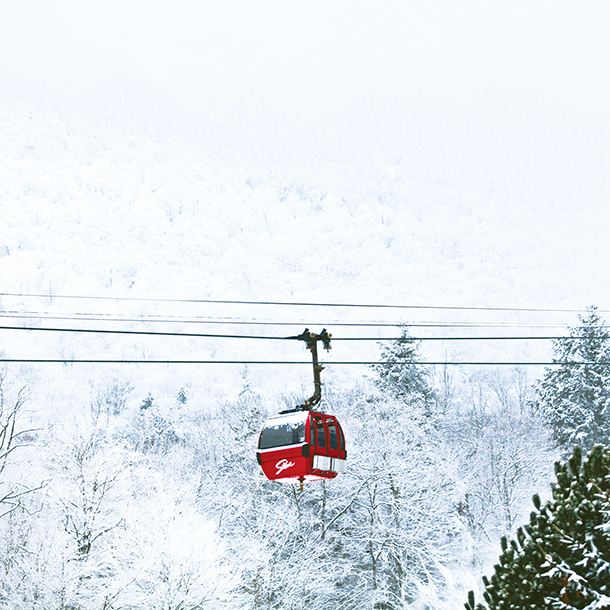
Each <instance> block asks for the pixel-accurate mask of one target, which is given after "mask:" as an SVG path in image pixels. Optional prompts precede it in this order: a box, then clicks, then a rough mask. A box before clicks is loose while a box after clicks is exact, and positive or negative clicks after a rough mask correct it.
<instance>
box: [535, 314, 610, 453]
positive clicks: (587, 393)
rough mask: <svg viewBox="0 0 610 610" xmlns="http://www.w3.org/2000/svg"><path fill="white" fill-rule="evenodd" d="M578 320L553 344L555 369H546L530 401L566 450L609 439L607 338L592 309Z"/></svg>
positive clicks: (609, 353)
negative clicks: (567, 332)
mask: <svg viewBox="0 0 610 610" xmlns="http://www.w3.org/2000/svg"><path fill="white" fill-rule="evenodd" d="M579 318H580V322H581V324H580V326H577V327H575V328H571V329H570V337H569V338H566V339H558V340H556V341H554V346H553V349H554V356H553V362H555V363H557V364H558V365H559V366H558V367H557V368H553V369H548V368H547V370H546V373H545V375H544V378H543V379H542V380H541V381H540V382H539V384H538V385H537V387H536V396H535V399H534V408H535V409H537V410H538V411H539V412H540V413H541V414H542V416H543V417H544V418H545V420H546V421H547V422H548V423H549V424H550V425H551V427H552V428H553V433H554V436H555V439H556V441H557V443H558V444H559V445H560V446H561V447H563V448H564V450H565V451H566V452H567V451H569V450H570V448H571V447H572V446H573V445H574V444H579V445H582V446H583V447H584V448H591V447H592V446H593V444H595V443H602V444H605V443H608V440H609V439H610V364H608V363H609V362H610V334H609V333H608V330H607V328H606V323H605V321H604V320H603V319H602V318H601V317H600V316H599V315H598V314H597V309H596V308H595V307H589V309H588V315H587V316H586V317H585V316H579ZM579 363H583V364H579Z"/></svg>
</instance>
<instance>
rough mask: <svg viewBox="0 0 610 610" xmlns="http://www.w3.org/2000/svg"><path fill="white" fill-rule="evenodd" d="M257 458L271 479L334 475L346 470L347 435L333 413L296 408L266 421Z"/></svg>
mask: <svg viewBox="0 0 610 610" xmlns="http://www.w3.org/2000/svg"><path fill="white" fill-rule="evenodd" d="M257 458H258V463H259V464H260V465H261V467H262V469H263V472H264V473H265V476H266V477H267V478H268V479H270V480H271V481H283V482H285V483H294V482H302V481H318V480H320V479H334V478H335V477H336V476H337V474H339V473H342V472H345V458H346V452H345V437H344V436H343V430H341V426H340V425H339V422H338V421H337V418H336V417H334V416H333V415H326V414H324V413H318V412H317V411H297V410H295V411H293V412H290V413H283V414H280V415H277V416H276V417H272V418H271V419H269V421H267V423H266V424H265V427H264V428H263V431H262V432H261V434H260V438H259V441H258V452H257Z"/></svg>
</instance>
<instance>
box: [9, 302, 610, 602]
mask: <svg viewBox="0 0 610 610" xmlns="http://www.w3.org/2000/svg"><path fill="white" fill-rule="evenodd" d="M418 349H419V346H418V344H417V342H416V341H414V340H413V339H412V338H411V337H410V336H409V333H408V330H407V329H403V331H402V335H401V336H400V337H399V338H397V339H396V340H395V341H393V342H391V343H390V344H386V345H385V347H384V348H383V350H382V357H381V359H380V362H379V364H377V365H374V366H372V367H371V371H370V375H368V376H367V377H366V378H365V379H364V380H363V381H361V382H360V383H358V384H356V385H354V386H352V387H351V388H350V389H349V390H345V391H339V390H330V391H328V392H326V394H325V398H324V410H325V411H327V412H330V413H333V414H335V415H337V416H338V417H339V419H340V421H341V422H342V425H343V427H344V430H345V433H346V437H347V439H348V441H347V442H348V463H349V469H348V473H346V474H344V475H341V476H339V477H338V478H337V479H334V480H329V481H321V482H314V483H309V484H307V485H306V486H305V488H304V490H303V491H299V489H298V486H296V485H286V484H281V483H275V482H270V481H267V480H266V479H265V478H264V477H263V476H262V472H261V471H260V469H259V466H258V464H257V463H256V460H255V458H254V453H255V448H256V443H257V438H258V434H259V432H260V430H261V428H262V426H263V424H264V422H265V419H266V418H267V417H268V416H269V415H270V413H269V411H268V410H267V409H265V408H264V406H263V405H264V404H265V400H264V399H263V398H262V397H261V396H260V395H257V393H256V392H254V391H251V390H248V389H246V390H244V391H242V392H241V393H240V396H239V397H238V399H237V400H234V401H223V402H220V403H216V404H215V406H214V408H210V407H207V408H206V407H205V406H204V404H202V401H201V400H200V399H199V397H198V396H197V395H195V394H193V393H192V392H191V391H190V390H189V389H187V388H180V390H179V391H178V392H177V393H176V394H175V395H174V396H171V397H167V396H166V397H164V399H165V400H158V399H157V397H155V396H152V395H151V394H150V393H149V394H148V395H147V396H146V397H144V399H143V400H141V401H139V400H135V401H134V400H133V398H135V397H134V396H133V391H134V387H133V386H132V385H131V384H130V382H129V380H128V379H127V378H126V377H123V378H122V379H120V378H113V377H108V378H107V379H106V380H105V382H104V384H103V385H97V386H95V387H93V388H92V393H91V394H90V399H89V400H88V401H79V400H74V399H73V400H72V401H70V404H69V407H70V417H69V418H68V419H66V418H65V417H64V418H63V420H62V422H61V425H59V422H57V421H55V422H51V423H49V424H48V425H46V426H33V425H32V422H33V421H35V420H36V417H35V416H34V415H33V414H32V405H30V404H28V403H29V402H30V397H29V393H30V390H31V387H30V386H29V385H28V384H27V383H26V384H25V385H24V380H23V378H22V377H21V375H17V374H16V373H15V371H14V368H13V367H10V366H5V368H4V370H3V373H2V376H1V379H0V381H1V384H2V385H1V390H2V393H1V394H0V398H1V401H2V402H1V406H2V410H1V417H2V419H1V422H0V425H1V435H0V451H1V459H2V462H1V464H0V469H1V470H0V474H1V479H0V495H1V500H0V502H1V506H2V517H1V521H0V524H1V527H2V547H1V555H0V560H1V562H2V563H1V565H2V570H3V578H2V586H1V589H0V594H1V598H0V599H1V601H2V604H3V607H6V608H45V609H46V608H62V609H68V608H70V609H76V608H79V609H80V608H82V609H92V610H93V609H98V608H104V609H110V608H134V609H135V608H159V609H163V610H181V609H192V610H194V609H199V608H257V609H258V608H266V609H271V608H313V607H316V608H353V609H357V608H358V609H360V608H375V609H379V610H382V609H383V610H386V609H398V608H411V607H413V608H445V607H447V608H448V607H460V606H461V604H460V596H461V597H462V598H463V600H462V601H465V591H466V590H467V589H468V588H474V589H478V588H479V584H478V582H477V580H478V578H479V577H480V575H481V571H482V570H485V569H489V567H490V565H491V562H492V561H493V560H494V558H495V556H496V555H497V553H498V543H499V540H500V539H501V538H502V537H503V536H504V537H506V536H509V535H512V534H514V532H515V530H516V528H517V526H519V525H520V524H521V523H522V522H523V521H524V519H525V518H526V515H527V514H528V512H529V510H530V509H531V497H532V495H533V494H539V495H542V497H543V498H544V497H545V496H548V495H549V493H548V491H549V489H550V488H549V483H550V481H551V478H552V476H551V475H552V468H553V463H554V461H555V460H557V459H558V458H561V457H564V458H565V456H566V454H567V453H569V451H570V450H571V448H572V446H573V445H574V444H577V445H580V446H583V447H584V448H585V449H587V448H591V447H592V446H593V445H594V443H596V442H606V443H607V440H608V434H609V431H610V430H609V428H610V424H609V423H608V417H607V404H608V397H609V396H610V378H609V377H610V373H609V372H608V371H607V369H608V366H603V367H596V366H595V364H594V363H595V362H607V361H608V360H610V357H609V353H610V334H609V333H608V331H607V328H606V325H605V323H604V321H603V320H602V319H601V318H600V317H599V315H598V314H597V313H596V311H595V309H594V308H591V309H590V310H589V313H588V316H587V317H582V318H581V324H580V325H579V326H577V327H575V328H572V329H571V333H570V335H569V338H565V339H561V340H557V341H556V344H555V348H554V354H555V355H554V361H555V362H557V363H558V366H557V367H552V368H547V370H546V373H545V375H544V378H543V379H542V380H541V381H539V382H534V383H533V382H532V381H531V380H529V379H528V378H527V375H526V373H525V372H524V371H523V370H522V369H519V368H513V369H511V370H510V371H508V372H500V371H498V370H495V371H494V370H488V371H480V370H479V371H476V372H474V373H472V374H470V375H462V376H461V378H458V376H457V375H456V374H455V373H454V372H453V371H452V370H449V368H448V367H446V366H445V367H436V368H435V369H429V368H426V367H424V366H422V365H419V364H413V363H415V362H419V361H420V356H419V353H418ZM578 361H580V362H586V363H593V364H589V366H583V367H576V368H574V367H573V366H571V365H570V364H564V365H561V364H560V363H562V362H563V363H566V362H567V363H573V362H578ZM61 366H62V370H61V371H57V372H56V374H58V375H59V376H60V378H61V382H62V383H65V382H67V381H68V379H69V377H70V376H73V375H74V367H75V366H77V365H61ZM30 383H31V382H30ZM168 399H169V401H168ZM170 401H171V402H170ZM283 401H284V405H291V403H292V406H294V397H289V396H284V397H283ZM163 402H165V403H166V404H165V405H163ZM65 406H66V405H63V406H62V405H57V412H59V411H61V410H62V409H63V408H65ZM162 406H164V407H165V408H162ZM599 607H600V608H601V607H603V606H599Z"/></svg>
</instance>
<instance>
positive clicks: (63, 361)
mask: <svg viewBox="0 0 610 610" xmlns="http://www.w3.org/2000/svg"><path fill="white" fill-rule="evenodd" d="M0 362H6V363H22V364H26V363H34V364H36V363H43V364H241V365H264V364H272V365H283V364H286V365H301V364H302V365H309V366H311V362H309V361H305V360H125V359H110V358H109V359H80V358H75V359H69V358H0ZM321 364H324V365H326V366H343V365H358V366H380V365H381V366H385V365H391V366H399V365H400V366H420V365H421V366H430V365H432V366H564V365H565V366H574V367H578V366H591V367H598V366H610V361H609V362H605V361H604V362H572V361H568V362H542V361H541V362H494V361H486V362H481V361H479V362H476V361H475V362H465V361H449V362H447V361H442V360H439V361H423V360H422V361H414V362H411V361H407V362H405V361H385V362H378V361H332V360H331V361H324V362H322V363H321Z"/></svg>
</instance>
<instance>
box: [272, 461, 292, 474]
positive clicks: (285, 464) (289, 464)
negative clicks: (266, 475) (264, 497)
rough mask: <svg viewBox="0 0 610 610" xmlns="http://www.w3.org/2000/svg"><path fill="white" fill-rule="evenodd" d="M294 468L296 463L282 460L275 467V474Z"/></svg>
mask: <svg viewBox="0 0 610 610" xmlns="http://www.w3.org/2000/svg"><path fill="white" fill-rule="evenodd" d="M293 466H294V462H289V461H288V460H280V461H279V462H278V463H277V464H276V465H275V467H276V468H277V472H276V473H275V474H280V472H282V471H283V470H286V469H287V468H292V467H293Z"/></svg>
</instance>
